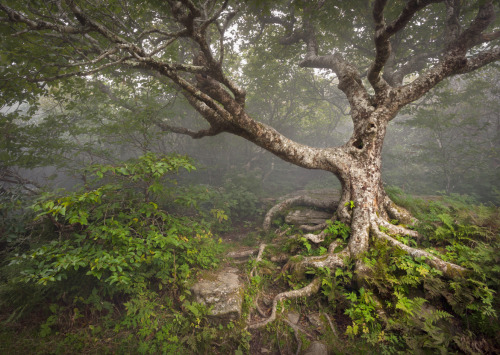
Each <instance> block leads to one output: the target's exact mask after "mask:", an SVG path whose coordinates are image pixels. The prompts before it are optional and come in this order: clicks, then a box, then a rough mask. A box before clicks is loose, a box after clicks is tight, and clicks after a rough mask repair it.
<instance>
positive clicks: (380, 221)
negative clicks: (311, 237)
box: [0, 0, 500, 314]
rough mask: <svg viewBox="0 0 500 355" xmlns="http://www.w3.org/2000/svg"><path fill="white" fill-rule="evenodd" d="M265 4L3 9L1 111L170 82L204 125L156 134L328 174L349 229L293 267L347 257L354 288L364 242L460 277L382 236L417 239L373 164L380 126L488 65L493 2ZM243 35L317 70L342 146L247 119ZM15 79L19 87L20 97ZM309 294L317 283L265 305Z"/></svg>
mask: <svg viewBox="0 0 500 355" xmlns="http://www.w3.org/2000/svg"><path fill="white" fill-rule="evenodd" d="M263 3H264V4H263ZM265 3H266V2H255V3H254V2H252V1H246V2H242V1H241V2H240V1H229V0H225V1H222V2H220V1H217V0H205V1H202V0H199V1H198V0H180V1H177V0H168V1H165V2H158V1H138V0H127V1H106V2H102V1H99V0H90V1H79V0H41V1H37V2H30V1H17V0H11V1H9V0H2V1H0V10H1V11H0V13H1V14H2V17H1V18H0V24H1V27H0V31H1V35H2V46H3V48H4V53H2V55H3V58H2V61H3V63H2V65H3V74H2V75H3V80H4V84H3V86H4V87H3V90H4V91H6V90H10V94H11V95H10V96H9V95H7V96H5V97H4V100H5V103H9V102H14V101H16V100H19V98H21V97H26V96H29V93H30V92H39V90H38V91H35V90H34V89H40V88H45V87H47V85H48V83H51V82H61V81H64V80H65V79H67V78H71V77H82V78H86V79H87V80H90V78H91V77H92V76H99V79H100V80H103V81H106V76H107V75H112V76H114V77H116V75H129V74H130V73H132V72H134V71H136V72H139V73H140V75H144V76H146V75H147V76H152V77H155V78H157V80H159V81H160V82H164V83H165V85H174V86H175V87H176V88H177V89H178V90H179V91H180V92H181V93H182V94H183V95H184V97H185V98H186V99H187V101H188V102H189V103H190V104H191V105H192V107H194V109H195V110H196V111H197V112H198V113H199V114H200V116H201V117H203V118H204V119H205V120H206V122H207V123H208V127H207V128H206V129H203V130H200V131H193V130H190V129H187V128H185V127H177V126H172V125H171V124H168V123H167V122H165V121H158V122H157V125H158V127H159V129H162V130H165V131H173V132H176V133H180V134H186V135H189V136H191V137H193V138H202V137H206V136H214V135H217V134H220V133H223V132H227V133H231V134H235V135H238V136H241V137H243V138H245V139H247V140H249V141H251V142H253V143H254V144H256V145H258V146H260V147H262V148H264V149H266V150H267V151H269V152H271V153H273V154H275V155H276V156H278V157H280V158H282V159H283V160H285V161H288V162H290V163H293V164H295V165H298V166H301V167H304V168H306V169H322V170H325V171H329V172H331V173H332V174H334V175H335V176H336V177H337V178H338V179H339V180H340V182H341V184H342V197H341V200H340V201H339V204H338V209H337V212H336V218H338V219H340V220H341V221H343V222H345V223H348V224H350V225H351V231H352V235H351V237H350V240H349V243H348V246H347V248H346V249H345V250H343V251H342V252H341V253H338V254H334V247H333V246H332V247H331V248H330V249H329V252H330V254H329V256H328V257H326V258H325V257H321V258H317V259H315V258H310V259H306V260H305V261H304V262H303V264H304V265H307V266H332V267H333V266H342V265H343V259H342V257H343V256H347V255H350V256H351V257H352V258H354V259H355V260H357V263H356V265H357V269H358V275H359V276H360V277H361V278H362V276H363V265H362V263H361V262H360V260H359V259H360V258H359V256H360V255H361V254H362V253H363V252H365V251H366V250H367V249H368V248H369V236H370V235H372V236H373V237H375V238H382V239H385V240H387V241H388V242H389V243H390V244H392V245H394V246H396V247H398V248H402V249H404V250H405V251H406V252H408V253H409V254H410V255H413V256H425V257H426V261H427V262H428V263H430V264H431V265H433V266H434V267H436V268H437V269H439V270H441V271H442V272H443V273H444V274H445V275H447V276H450V277H453V276H454V275H456V274H460V273H462V272H463V271H464V270H463V268H461V267H460V266H457V265H454V264H450V263H447V262H444V261H441V260H439V259H438V258H436V257H435V256H432V255H431V254H429V253H427V252H425V251H422V250H418V249H413V248H410V247H408V246H405V245H403V244H402V243H400V242H398V241H396V240H395V239H393V238H392V237H391V236H390V235H389V234H386V233H385V232H383V231H380V228H379V227H380V226H383V227H385V228H386V229H383V230H388V231H389V232H390V233H398V234H407V235H415V234H416V233H415V232H414V231H411V230H407V229H406V228H405V227H403V226H395V225H392V224H390V223H389V222H388V220H389V219H390V218H391V219H397V220H399V221H401V222H404V223H406V222H409V221H410V220H411V216H410V215H409V213H408V212H406V211H404V210H403V209H401V208H399V207H397V206H396V205H395V204H394V203H393V202H392V201H391V200H390V198H389V197H388V196H387V194H386V192H385V191H384V187H383V184H382V179H381V153H382V147H383V143H384V137H385V134H386V128H387V125H388V124H389V122H391V120H393V119H394V118H395V117H396V115H397V114H398V111H399V110H400V109H401V108H402V107H404V106H405V105H408V104H409V103H411V102H414V101H416V100H418V99H419V98H421V97H422V96H423V95H425V94H426V93H427V92H429V91H430V90H431V89H432V88H433V87H435V86H436V85H437V84H439V83H440V82H441V81H443V80H445V79H446V78H448V77H450V76H453V75H457V74H463V73H468V72H471V71H474V70H476V69H478V68H481V67H483V66H485V65H487V64H489V63H492V62H494V61H496V60H498V59H500V45H499V43H498V38H499V37H500V31H499V29H498V28H499V26H498V23H496V22H495V12H497V11H498V5H496V4H494V2H493V1H491V0H485V1H478V2H475V1H471V2H469V1H461V0H442V1H439V0H407V1H399V2H391V1H387V0H374V1H372V2H368V1H354V2H351V1H349V2H334V1H305V2H302V1H293V0H290V1H286V2H282V1H276V2H272V3H271V2H269V3H268V4H265ZM243 28H245V29H246V30H247V32H248V33H249V34H245V36H251V37H253V39H252V40H253V41H256V42H258V41H259V40H260V39H261V38H262V35H263V33H271V34H272V35H273V36H274V37H273V36H271V37H272V38H278V37H279V38H278V42H279V44H280V45H282V46H292V47H293V48H294V49H297V50H299V51H302V52H303V55H302V57H301V60H300V62H298V63H296V64H297V65H299V66H300V67H303V68H315V69H320V70H326V71H327V74H328V75H329V76H330V77H331V78H332V79H331V80H332V82H335V83H337V84H338V88H339V89H340V90H341V91H342V92H343V93H344V94H345V96H346V98H347V100H348V102H349V105H350V116H351V118H352V122H353V127H354V128H353V133H352V136H351V137H350V139H349V140H348V141H347V142H346V143H345V144H343V145H341V146H336V147H329V148H315V147H311V146H307V145H303V144H300V143H298V142H295V141H293V140H291V139H289V138H287V137H286V136H284V135H283V134H281V133H280V132H278V131H276V130H275V129H274V128H272V127H270V126H268V125H266V124H263V123H261V122H259V121H258V120H256V119H254V118H252V117H251V115H250V114H249V113H248V112H247V110H246V108H245V102H246V93H245V89H244V88H242V87H241V85H239V84H238V82H240V81H242V80H240V77H239V75H240V74H239V73H240V72H239V71H238V70H237V69H236V70H234V69H233V70H232V71H231V68H230V67H226V65H225V64H226V63H227V59H226V58H225V54H226V53H227V52H228V51H229V50H231V49H232V50H233V54H235V53H236V54H237V50H236V52H235V48H236V49H237V47H238V45H240V44H241V42H239V39H240V36H241V37H243V36H244V35H243V34H242V33H243V32H241V33H237V32H235V31H237V30H239V29H243ZM245 33H246V32H245ZM254 43H255V42H254ZM277 55H278V54H277ZM19 78H21V79H22V80H24V82H27V83H31V84H29V85H31V87H30V86H26V85H24V86H20V85H19V84H18V83H19ZM12 83H14V84H13V85H12ZM9 100H10V101H9ZM318 287H319V286H318V281H317V280H315V281H313V283H311V284H310V285H309V286H307V287H306V288H304V289H303V290H298V291H290V292H288V293H283V294H280V295H278V296H277V298H276V299H275V301H276V300H278V299H279V298H284V297H297V296H302V295H304V294H309V293H311V292H314V291H315V290H317V288H318ZM275 303H276V302H275ZM273 314H274V313H273Z"/></svg>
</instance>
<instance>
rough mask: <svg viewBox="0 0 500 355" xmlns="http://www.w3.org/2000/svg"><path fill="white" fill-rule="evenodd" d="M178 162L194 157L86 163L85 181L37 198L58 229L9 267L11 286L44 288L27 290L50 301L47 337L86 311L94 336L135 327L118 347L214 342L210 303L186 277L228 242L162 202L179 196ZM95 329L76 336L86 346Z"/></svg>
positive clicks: (151, 349) (209, 264)
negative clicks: (192, 293) (192, 298)
mask: <svg viewBox="0 0 500 355" xmlns="http://www.w3.org/2000/svg"><path fill="white" fill-rule="evenodd" d="M180 169H185V170H187V171H191V170H193V169H194V166H193V165H192V163H191V161H190V159H188V158H187V157H183V156H177V155H170V156H157V155H155V154H146V155H145V156H142V157H140V158H138V159H136V160H131V161H129V162H126V163H123V164H120V165H117V166H114V165H96V166H92V167H90V168H89V169H88V174H89V178H88V180H87V184H86V185H85V186H84V187H83V188H82V189H81V190H78V191H75V192H65V193H58V194H57V195H56V194H55V193H46V194H44V195H43V196H42V197H41V198H40V199H39V200H38V201H37V202H36V203H35V204H34V206H33V210H34V211H35V213H36V220H37V222H36V223H39V221H46V222H47V223H49V224H51V225H52V227H53V229H52V230H53V231H54V234H53V237H52V240H49V241H46V242H43V243H42V244H41V245H37V244H34V245H32V247H31V249H29V250H28V251H25V252H22V251H21V252H17V254H16V255H15V256H14V257H13V258H12V260H11V265H10V266H9V267H10V268H15V269H16V270H17V271H18V275H19V276H17V277H11V278H10V280H9V284H10V285H11V286H10V290H11V291H15V290H17V289H19V288H21V289H24V290H41V292H39V293H40V294H41V295H42V296H41V297H38V298H36V299H30V298H29V295H26V293H25V296H27V297H26V298H25V299H24V306H26V305H27V304H29V303H30V302H31V303H32V302H37V303H38V305H39V306H42V307H41V308H39V309H40V310H44V311H43V312H42V313H43V314H45V316H44V317H45V318H44V319H45V321H44V322H42V325H41V328H40V333H39V335H40V336H49V335H50V336H52V335H57V334H59V331H62V332H65V331H67V330H69V329H71V328H73V327H78V324H79V321H78V319H80V318H82V317H83V318H85V319H86V322H90V323H91V327H92V329H91V333H92V334H91V335H92V337H95V335H97V333H96V332H98V333H99V332H101V333H104V332H109V331H114V332H115V333H118V334H123V332H124V331H125V332H128V333H129V334H130V336H129V337H128V338H126V339H121V341H120V343H121V344H122V345H123V346H125V344H129V345H127V346H126V347H127V349H124V348H122V350H120V351H125V352H140V353H158V352H171V351H181V352H184V351H186V349H190V350H189V351H195V349H196V348H197V347H204V346H206V345H203V342H204V341H209V339H211V337H212V335H213V332H214V330H213V329H212V328H210V327H208V323H207V322H208V320H207V318H206V316H207V314H208V310H207V309H205V308H203V306H201V305H199V304H196V303H190V302H188V301H187V299H186V297H187V296H188V295H189V290H188V289H187V285H188V282H189V280H190V279H192V276H193V275H194V273H195V272H196V270H197V269H199V268H213V267H216V266H217V264H218V262H219V255H220V253H221V251H222V245H221V244H220V243H219V242H217V241H216V240H215V239H214V237H213V235H212V234H211V232H210V231H209V230H208V229H207V225H206V224H204V223H203V222H199V221H195V220H194V219H193V218H188V217H181V216H178V215H175V214H173V213H169V212H167V211H166V210H165V209H163V208H162V207H161V204H163V205H168V204H174V203H175V201H174V200H175V193H176V191H175V186H176V185H175V184H176V181H175V179H174V178H173V177H172V174H175V173H176V172H178V171H179V170H180ZM38 244H39V243H38ZM23 284H24V285H25V286H22V285H23ZM47 304H52V306H50V310H49V309H45V308H46V305H47ZM117 310H124V311H125V313H121V312H118V313H116V311H117ZM120 314H122V315H120ZM171 317H174V319H175V321H174V322H170V321H169V319H170V318H171ZM92 324H99V325H95V326H94V325H92ZM68 325H69V326H68ZM102 326H103V327H104V328H101V327H102ZM113 329H114V330H113ZM54 330H56V332H55V333H54V332H53V331H54ZM130 331H131V332H132V333H130ZM70 334H71V333H69V334H68V336H69V335H70ZM72 334H73V336H76V334H75V333H72ZM101 335H102V334H101ZM87 336H89V335H88V334H87V333H86V332H84V333H82V334H80V335H79V336H77V338H78V339H80V340H81V341H80V340H78V339H76V338H75V339H74V338H72V340H71V339H70V340H68V342H69V343H71V344H73V343H74V344H73V345H74V346H75V348H74V349H73V350H75V351H76V350H81V349H80V348H81V347H82V346H84V345H85V339H86V337H87ZM181 336H185V338H181ZM191 336H193V338H192V337H191ZM118 338H119V337H118ZM68 339H69V338H68ZM61 344H63V343H61ZM64 344H66V340H65V341H64ZM122 345H121V346H122ZM68 346H69V345H68ZM77 348H78V349H77ZM181 349H184V350H181ZM64 351H67V349H66V350H64Z"/></svg>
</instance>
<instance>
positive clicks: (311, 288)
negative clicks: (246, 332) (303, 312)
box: [248, 277, 321, 329]
mask: <svg viewBox="0 0 500 355" xmlns="http://www.w3.org/2000/svg"><path fill="white" fill-rule="evenodd" d="M320 286H321V279H320V278H319V277H316V278H315V279H314V280H313V281H312V282H311V283H310V284H309V285H307V286H305V287H302V288H301V289H298V290H292V291H287V292H281V293H279V294H277V295H276V296H275V297H274V300H273V306H272V310H271V316H270V317H269V318H267V319H265V320H263V321H261V322H257V323H253V324H250V325H249V326H248V328H250V329H258V328H262V327H265V326H266V325H267V324H269V323H270V322H273V321H274V320H275V319H276V308H277V307H278V302H279V301H282V300H286V299H293V298H298V297H306V296H310V295H312V294H314V293H316V292H318V291H319V288H320Z"/></svg>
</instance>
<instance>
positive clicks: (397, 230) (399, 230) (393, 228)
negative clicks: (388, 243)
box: [376, 218, 420, 238]
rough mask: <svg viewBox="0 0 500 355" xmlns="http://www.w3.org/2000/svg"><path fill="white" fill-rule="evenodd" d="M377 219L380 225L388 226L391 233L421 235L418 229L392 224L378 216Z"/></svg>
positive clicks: (416, 236) (411, 235) (417, 236)
mask: <svg viewBox="0 0 500 355" xmlns="http://www.w3.org/2000/svg"><path fill="white" fill-rule="evenodd" d="M376 221H377V224H378V225H379V226H382V227H384V228H387V229H388V230H389V233H390V234H399V235H408V236H410V237H414V238H419V237H420V236H419V234H418V232H417V231H414V230H411V229H408V228H405V227H403V226H398V225H394V224H391V223H389V222H387V221H386V220H384V219H382V218H377V220H376Z"/></svg>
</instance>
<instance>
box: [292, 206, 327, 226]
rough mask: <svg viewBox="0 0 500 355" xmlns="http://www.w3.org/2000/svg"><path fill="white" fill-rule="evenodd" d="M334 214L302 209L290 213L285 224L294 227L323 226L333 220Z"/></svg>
mask: <svg viewBox="0 0 500 355" xmlns="http://www.w3.org/2000/svg"><path fill="white" fill-rule="evenodd" d="M332 214H333V213H332V212H325V211H316V210H311V209H300V210H295V211H290V212H289V213H288V215H287V216H286V217H285V222H286V223H288V224H294V225H298V226H301V225H305V224H321V223H325V221H326V220H327V219H330V218H332Z"/></svg>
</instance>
